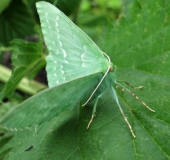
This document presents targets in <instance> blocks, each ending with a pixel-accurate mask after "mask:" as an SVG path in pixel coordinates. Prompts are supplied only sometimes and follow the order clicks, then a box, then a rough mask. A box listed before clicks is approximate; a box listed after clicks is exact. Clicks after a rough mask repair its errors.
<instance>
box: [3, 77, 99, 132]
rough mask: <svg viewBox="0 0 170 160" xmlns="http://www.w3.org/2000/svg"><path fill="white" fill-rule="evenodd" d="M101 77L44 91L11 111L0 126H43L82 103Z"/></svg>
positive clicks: (79, 80) (84, 79) (73, 82)
mask: <svg viewBox="0 0 170 160" xmlns="http://www.w3.org/2000/svg"><path fill="white" fill-rule="evenodd" d="M101 76H102V75H101V74H95V75H93V76H87V77H84V78H83V79H78V80H74V81H72V82H70V83H64V84H63V85H59V86H57V87H55V88H50V89H47V90H44V91H43V92H41V93H39V94H37V95H35V96H34V97H32V98H30V99H28V100H26V101H25V102H23V103H21V104H20V105H18V106H17V107H16V108H14V109H13V110H11V111H10V112H9V113H8V114H7V115H6V116H5V117H3V118H2V119H1V120H0V124H1V126H3V128H8V129H9V130H13V128H16V129H17V130H19V129H24V128H26V127H31V126H36V125H39V124H43V123H44V122H46V121H49V120H50V119H52V118H53V117H56V116H58V115H59V114H60V113H62V112H64V111H67V110H71V109H72V108H74V106H75V105H78V104H79V105H80V104H81V102H84V101H85V100H86V99H87V98H88V96H89V95H90V93H91V92H92V91H93V89H94V88H95V87H96V85H97V83H98V82H99V80H100V79H101ZM75 86H76V88H75ZM85 86H88V87H85ZM84 87H85V88H84ZM61 95H63V96H61Z"/></svg>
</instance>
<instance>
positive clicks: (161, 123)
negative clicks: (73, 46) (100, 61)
mask: <svg viewBox="0 0 170 160" xmlns="http://www.w3.org/2000/svg"><path fill="white" fill-rule="evenodd" d="M169 11H170V3H169V2H167V1H162V0H156V1H154V0H151V1H147V2H146V3H145V4H144V5H143V6H142V7H141V6H140V4H139V3H137V2H135V3H134V5H133V8H132V9H131V10H130V13H129V14H128V15H127V17H125V18H124V17H122V18H121V19H120V21H119V25H115V26H114V27H113V26H112V27H108V32H107V34H106V36H105V38H104V41H101V42H100V46H101V48H103V50H104V51H105V52H106V53H107V54H109V56H110V57H111V59H112V60H113V61H114V64H116V65H117V66H118V71H117V79H119V80H126V81H128V82H130V83H131V84H133V85H136V86H140V85H142V86H144V88H143V89H142V91H140V92H139V91H138V92H136V91H133V92H135V93H136V94H137V95H138V96H139V97H140V98H141V99H142V100H144V102H145V103H146V104H148V105H149V106H150V107H152V108H153V109H154V110H155V111H156V112H155V113H153V114H151V115H150V114H149V115H150V116H146V115H145V114H146V113H145V111H144V110H145V109H142V108H141V107H143V106H142V105H141V104H140V103H138V102H135V101H136V100H135V99H134V98H133V97H131V96H127V94H125V93H119V95H120V97H119V98H120V99H122V100H123V101H124V102H125V103H126V104H127V107H128V108H130V110H131V113H132V115H133V116H134V117H136V119H137V121H138V124H139V126H141V131H145V132H146V133H147V134H148V135H150V138H149V139H150V141H152V140H153V139H154V140H155V145H157V146H158V147H159V148H161V150H162V154H165V155H167V158H166V159H169V157H170V150H169V145H170V144H169V137H170V136H169V134H168V132H169V128H170V127H169V126H170V116H169V115H170V99H169V97H170V90H169V88H170V85H169V81H170V76H169V75H170V69H169V65H170V58H169V57H170V51H169V47H170V45H169V42H170V26H169V24H170V21H169V20H167V18H168V17H170V12H169ZM132 31H133V32H132ZM113 37H114V38H113ZM139 93H140V94H139ZM136 107H137V108H136ZM139 113H140V114H139ZM152 117H154V118H152ZM149 123H151V124H149ZM152 124H153V125H152ZM134 127H135V126H134ZM154 127H155V128H154ZM153 128H154V129H153ZM135 132H136V135H137V139H138V138H139V137H140V134H139V133H137V131H136V130H135ZM138 134H139V135H138ZM163 137H164V138H163ZM122 138H123V137H122ZM142 138H143V139H144V138H147V136H146V135H143V137H142ZM165 141H166V142H167V144H165ZM141 143H142V142H141ZM144 145H145V142H143V146H144ZM153 146H154V145H153ZM153 146H152V147H153ZM138 152H139V153H141V154H142V150H138ZM138 152H137V153H138ZM145 154H147V153H145ZM145 154H144V153H143V155H145ZM148 154H149V153H148ZM160 154H161V153H160ZM139 158H140V157H139ZM141 159H142V158H141ZM158 159H159V158H158ZM163 159H164V158H163Z"/></svg>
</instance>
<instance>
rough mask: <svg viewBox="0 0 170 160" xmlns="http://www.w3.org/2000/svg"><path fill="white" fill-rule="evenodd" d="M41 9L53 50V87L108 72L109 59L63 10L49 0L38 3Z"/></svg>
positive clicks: (49, 69) (50, 76)
mask: <svg viewBox="0 0 170 160" xmlns="http://www.w3.org/2000/svg"><path fill="white" fill-rule="evenodd" d="M37 10H38V13H39V16H40V20H41V26H42V32H43V35H44V39H45V42H46V45H47V48H48V50H49V56H48V57H47V73H48V74H47V75H48V83H49V86H55V85H59V84H61V83H63V82H67V81H70V80H74V79H76V78H80V77H84V76H87V75H91V74H95V73H99V72H104V73H105V72H106V70H107V68H108V66H109V62H108V59H107V58H106V57H105V56H104V55H103V53H102V51H101V50H100V49H99V48H98V47H97V46H96V44H94V42H93V41H92V40H91V39H90V38H89V37H87V35H85V33H83V31H81V30H80V29H79V28H78V27H77V26H75V25H74V24H73V23H72V22H71V21H70V20H69V19H68V18H67V17H66V16H65V15H64V14H63V13H62V12H61V11H60V10H58V9H57V8H56V7H54V6H53V5H51V4H49V3H47V2H38V3H37Z"/></svg>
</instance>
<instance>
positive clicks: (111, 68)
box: [109, 64, 117, 72]
mask: <svg viewBox="0 0 170 160" xmlns="http://www.w3.org/2000/svg"><path fill="white" fill-rule="evenodd" d="M116 70H117V67H116V65H113V64H112V65H110V68H109V72H116Z"/></svg>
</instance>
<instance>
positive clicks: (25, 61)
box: [0, 40, 43, 100]
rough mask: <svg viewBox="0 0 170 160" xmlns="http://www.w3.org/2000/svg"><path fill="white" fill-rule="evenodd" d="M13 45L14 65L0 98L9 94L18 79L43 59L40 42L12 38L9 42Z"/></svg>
mask: <svg viewBox="0 0 170 160" xmlns="http://www.w3.org/2000/svg"><path fill="white" fill-rule="evenodd" d="M11 44H12V47H13V53H12V64H13V66H14V69H13V72H12V75H11V77H10V79H9V80H8V82H7V83H6V84H5V87H4V89H3V90H2V91H1V93H0V100H2V98H3V97H5V96H6V95H8V96H9V94H11V93H12V92H13V91H14V89H15V88H16V86H17V85H18V83H19V82H20V80H21V79H22V78H23V77H24V76H25V75H26V74H28V72H29V71H30V70H31V69H32V68H33V67H34V66H35V65H37V64H38V63H40V62H41V61H43V56H42V51H41V44H40V43H33V42H25V41H22V40H14V41H12V42H11Z"/></svg>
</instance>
